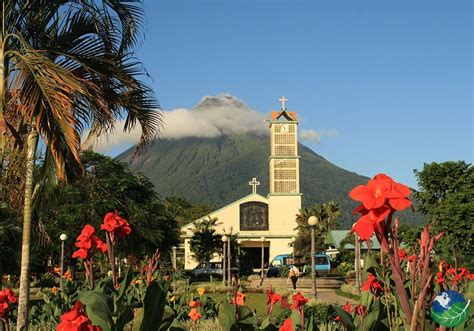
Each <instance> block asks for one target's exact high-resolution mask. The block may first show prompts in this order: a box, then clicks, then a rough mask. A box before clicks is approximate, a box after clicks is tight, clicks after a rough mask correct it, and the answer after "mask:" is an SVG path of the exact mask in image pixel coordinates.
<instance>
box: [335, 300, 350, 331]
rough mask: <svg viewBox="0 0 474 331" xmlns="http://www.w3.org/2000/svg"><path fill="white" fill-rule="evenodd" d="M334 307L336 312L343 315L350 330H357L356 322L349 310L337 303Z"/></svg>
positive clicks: (342, 317)
mask: <svg viewBox="0 0 474 331" xmlns="http://www.w3.org/2000/svg"><path fill="white" fill-rule="evenodd" d="M332 308H333V309H334V311H335V312H336V314H337V315H338V316H340V317H341V320H342V322H344V324H345V325H346V326H347V328H348V331H352V330H355V326H354V322H353V321H352V316H351V315H350V314H349V313H348V312H347V311H345V310H344V309H342V308H341V307H339V306H335V305H334V306H332Z"/></svg>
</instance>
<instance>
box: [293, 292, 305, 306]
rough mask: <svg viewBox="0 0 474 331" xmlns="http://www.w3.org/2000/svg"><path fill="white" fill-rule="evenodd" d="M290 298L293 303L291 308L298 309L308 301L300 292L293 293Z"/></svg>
mask: <svg viewBox="0 0 474 331" xmlns="http://www.w3.org/2000/svg"><path fill="white" fill-rule="evenodd" d="M292 298H293V305H292V306H291V308H292V309H300V308H301V307H303V306H304V305H305V304H306V302H308V301H309V299H308V298H305V297H304V296H303V295H302V294H301V293H300V292H298V293H296V294H295V295H293V296H292Z"/></svg>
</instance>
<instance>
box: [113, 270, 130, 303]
mask: <svg viewBox="0 0 474 331" xmlns="http://www.w3.org/2000/svg"><path fill="white" fill-rule="evenodd" d="M132 278H133V268H132V267H129V268H128V270H127V273H126V274H125V277H124V278H123V280H122V283H121V284H120V290H119V293H118V296H117V301H120V300H122V297H123V295H124V294H125V292H126V291H127V288H128V287H129V286H130V282H131V281H132Z"/></svg>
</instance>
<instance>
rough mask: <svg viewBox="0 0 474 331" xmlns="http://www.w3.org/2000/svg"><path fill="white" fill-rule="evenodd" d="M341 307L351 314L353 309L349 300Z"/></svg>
mask: <svg viewBox="0 0 474 331" xmlns="http://www.w3.org/2000/svg"><path fill="white" fill-rule="evenodd" d="M342 309H344V310H345V311H347V312H348V313H349V314H352V312H353V311H354V307H352V305H351V304H350V303H349V302H346V304H345V305H344V306H342Z"/></svg>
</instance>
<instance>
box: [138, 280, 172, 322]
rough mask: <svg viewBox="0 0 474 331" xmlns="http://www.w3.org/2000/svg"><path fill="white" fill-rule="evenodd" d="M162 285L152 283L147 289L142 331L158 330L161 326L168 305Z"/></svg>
mask: <svg viewBox="0 0 474 331" xmlns="http://www.w3.org/2000/svg"><path fill="white" fill-rule="evenodd" d="M160 285H161V284H159V283H158V282H156V281H155V282H151V283H150V285H148V287H147V289H146V292H145V299H144V301H143V320H142V323H141V326H140V330H141V331H152V330H158V329H159V327H160V326H161V322H162V319H163V313H164V309H165V305H166V291H165V290H164V289H163V288H162V287H161V286H160Z"/></svg>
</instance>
